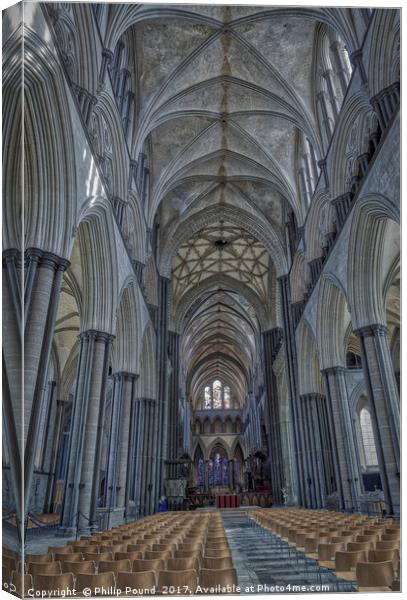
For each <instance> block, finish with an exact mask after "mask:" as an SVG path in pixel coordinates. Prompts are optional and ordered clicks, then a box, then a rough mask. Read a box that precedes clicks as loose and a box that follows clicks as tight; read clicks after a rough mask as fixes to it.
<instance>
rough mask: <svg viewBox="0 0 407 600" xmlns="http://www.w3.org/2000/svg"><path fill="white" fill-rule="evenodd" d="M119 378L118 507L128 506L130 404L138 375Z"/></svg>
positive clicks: (125, 375) (125, 374)
mask: <svg viewBox="0 0 407 600" xmlns="http://www.w3.org/2000/svg"><path fill="white" fill-rule="evenodd" d="M118 375H119V376H120V377H121V378H123V379H124V386H123V387H122V390H123V402H122V403H121V404H122V412H121V417H120V436H119V441H118V455H117V465H118V472H117V487H118V492H117V501H116V505H117V506H119V507H122V506H123V507H125V509H126V508H127V507H128V506H127V505H128V497H129V493H128V488H129V485H130V479H129V478H130V457H131V451H132V447H131V442H132V440H131V416H132V404H133V397H134V393H135V382H136V380H137V378H138V375H135V374H133V373H119V374H118Z"/></svg>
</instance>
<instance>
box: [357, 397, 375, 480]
mask: <svg viewBox="0 0 407 600" xmlns="http://www.w3.org/2000/svg"><path fill="white" fill-rule="evenodd" d="M359 420H360V431H361V434H362V444H363V454H364V459H365V460H364V462H365V465H366V467H367V468H369V467H377V464H378V461H377V453H376V445H375V440H374V435H373V427H372V419H371V417H370V413H369V410H368V409H367V408H366V407H363V408H362V409H361V411H360V413H359Z"/></svg>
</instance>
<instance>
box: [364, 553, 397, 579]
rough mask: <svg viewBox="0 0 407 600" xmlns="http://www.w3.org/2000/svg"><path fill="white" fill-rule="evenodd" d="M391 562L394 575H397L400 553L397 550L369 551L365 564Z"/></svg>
mask: <svg viewBox="0 0 407 600" xmlns="http://www.w3.org/2000/svg"><path fill="white" fill-rule="evenodd" d="M388 560H391V561H392V563H393V568H394V571H395V573H396V574H397V573H398V566H399V564H400V552H399V551H398V550H394V549H392V550H369V554H368V559H367V561H366V562H386V561H388Z"/></svg>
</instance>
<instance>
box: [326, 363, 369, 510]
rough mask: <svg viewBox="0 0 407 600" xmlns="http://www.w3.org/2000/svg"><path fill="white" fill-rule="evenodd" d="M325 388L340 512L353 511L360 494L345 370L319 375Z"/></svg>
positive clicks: (337, 369)
mask: <svg viewBox="0 0 407 600" xmlns="http://www.w3.org/2000/svg"><path fill="white" fill-rule="evenodd" d="M323 376H324V379H325V388H326V393H327V397H328V399H329V402H330V407H331V411H332V413H331V417H332V418H331V421H332V432H331V434H332V437H333V439H334V443H335V451H336V457H335V461H336V467H337V472H336V478H337V489H338V492H339V494H340V502H341V504H342V506H341V508H344V509H347V510H349V509H351V510H356V508H357V503H358V498H359V495H360V493H361V489H360V473H359V469H358V461H357V450H356V446H355V436H354V432H353V429H352V419H351V415H350V409H349V401H348V395H347V390H346V382H345V370H344V368H343V367H332V368H328V369H325V370H324V371H323Z"/></svg>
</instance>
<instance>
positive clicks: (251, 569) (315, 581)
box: [222, 513, 355, 594]
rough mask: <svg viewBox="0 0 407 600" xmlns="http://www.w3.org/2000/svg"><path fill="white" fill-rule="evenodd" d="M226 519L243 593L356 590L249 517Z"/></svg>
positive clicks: (225, 524) (229, 516)
mask: <svg viewBox="0 0 407 600" xmlns="http://www.w3.org/2000/svg"><path fill="white" fill-rule="evenodd" d="M222 516H223V524H224V526H225V530H226V535H227V537H228V540H229V544H230V548H231V551H232V556H233V563H234V565H235V568H236V571H237V574H238V579H239V585H240V588H241V593H243V594H257V593H261V594H264V593H287V592H288V593H289V592H296V593H299V592H307V591H309V592H314V593H315V592H322V593H327V592H351V591H355V588H353V587H352V586H351V584H349V583H348V582H345V581H342V580H338V579H337V577H336V576H335V573H334V572H333V571H331V570H329V569H323V568H320V567H319V564H318V562H317V561H315V560H311V559H309V558H307V557H306V556H305V555H304V554H303V553H301V552H298V551H297V550H295V549H294V548H291V547H290V546H289V545H288V544H287V543H285V542H283V541H282V540H280V538H278V537H276V536H273V535H271V533H269V532H268V531H266V530H265V529H263V528H262V527H259V526H258V525H257V524H255V523H254V521H252V520H250V519H249V518H248V517H247V516H243V515H237V516H233V515H231V514H230V513H229V514H227V515H222ZM298 586H300V587H301V588H302V586H305V588H304V589H298ZM322 586H324V587H322ZM325 586H327V587H325Z"/></svg>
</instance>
